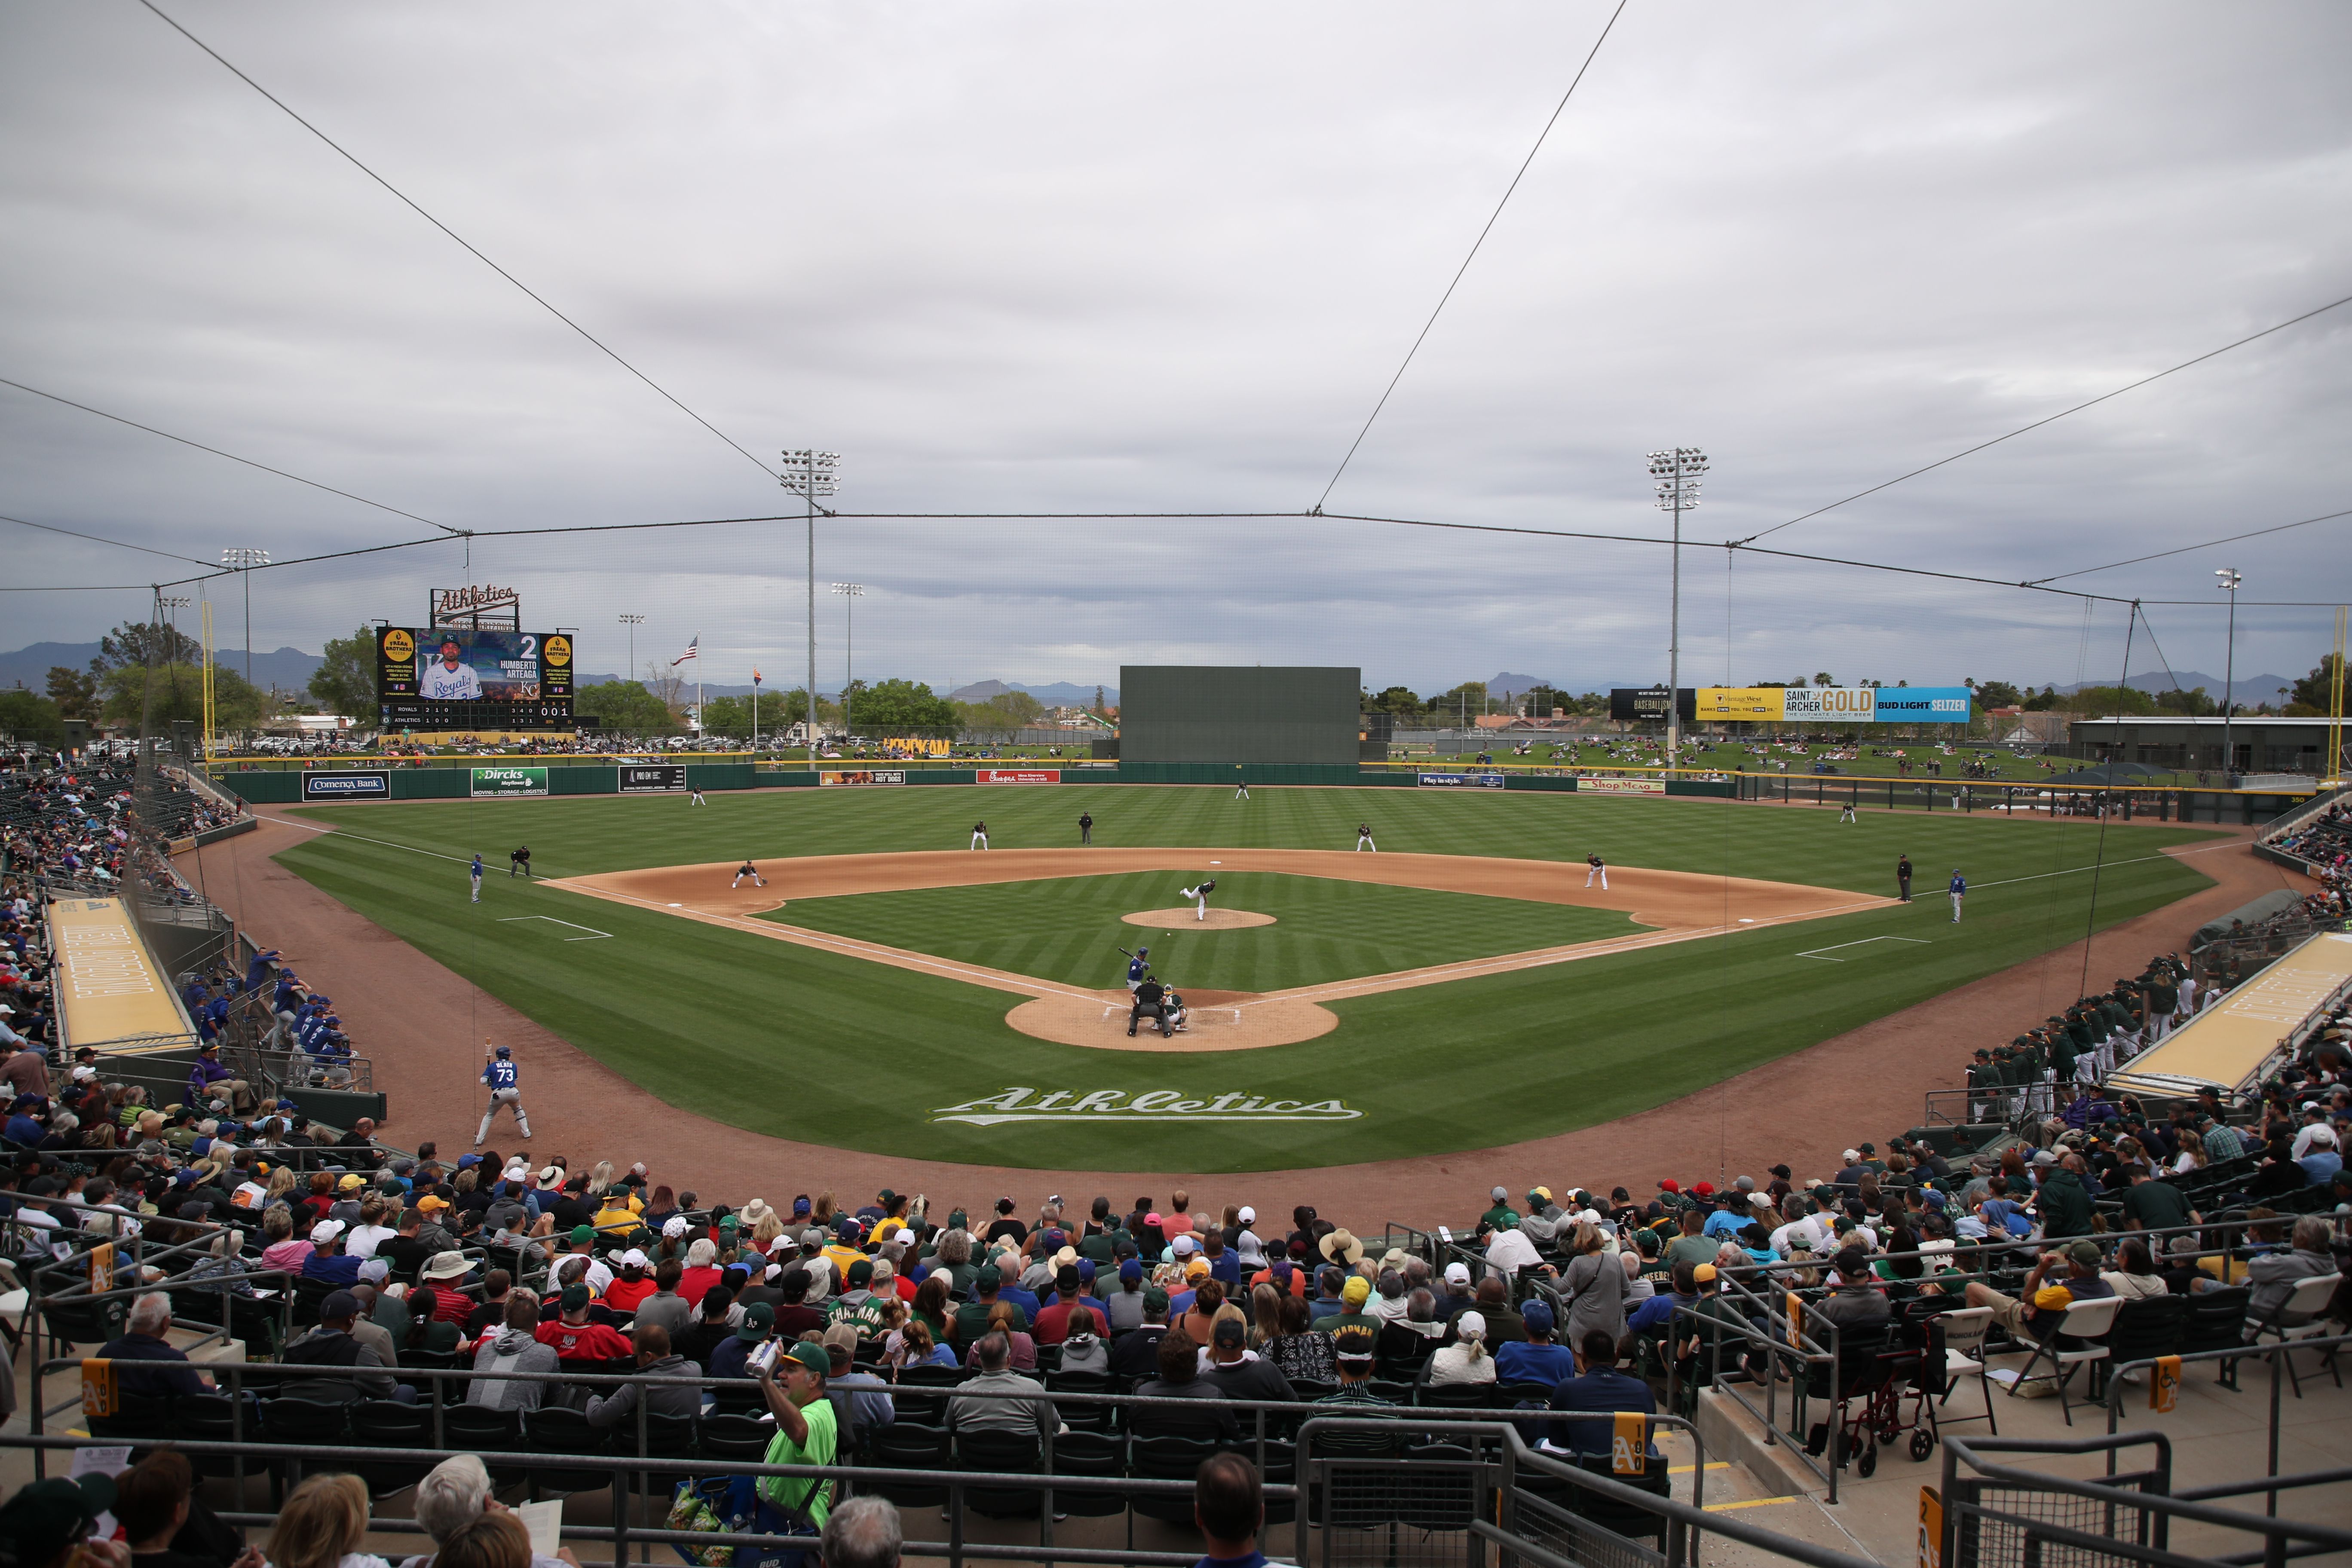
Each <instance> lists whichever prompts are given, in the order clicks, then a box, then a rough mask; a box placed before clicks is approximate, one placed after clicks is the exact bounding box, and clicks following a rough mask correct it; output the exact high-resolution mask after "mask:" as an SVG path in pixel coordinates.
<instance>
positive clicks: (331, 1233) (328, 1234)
mask: <svg viewBox="0 0 2352 1568" xmlns="http://www.w3.org/2000/svg"><path fill="white" fill-rule="evenodd" d="M342 1234H343V1222H342V1221H341V1220H339V1219H322V1220H320V1222H319V1223H318V1224H316V1225H314V1226H311V1227H310V1239H311V1240H312V1241H314V1242H319V1243H325V1242H330V1241H332V1240H334V1239H335V1237H339V1236H341V1235H342Z"/></svg>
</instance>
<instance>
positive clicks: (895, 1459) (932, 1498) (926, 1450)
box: [703, 1421, 949, 1509]
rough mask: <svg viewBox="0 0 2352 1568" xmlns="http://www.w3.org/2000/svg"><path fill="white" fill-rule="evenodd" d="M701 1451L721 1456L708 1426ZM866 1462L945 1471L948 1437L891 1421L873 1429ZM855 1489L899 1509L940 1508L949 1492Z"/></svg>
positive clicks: (880, 1484) (904, 1486)
mask: <svg viewBox="0 0 2352 1568" xmlns="http://www.w3.org/2000/svg"><path fill="white" fill-rule="evenodd" d="M703 1451H704V1452H705V1453H706V1454H709V1456H710V1457H711V1458H720V1457H721V1456H720V1455H719V1454H717V1453H715V1452H713V1451H712V1450H711V1448H710V1446H709V1426H708V1424H707V1423H706V1425H705V1426H704V1435H703ZM866 1463H867V1464H868V1465H870V1466H872V1467H873V1468H876V1469H881V1470H931V1471H941V1470H945V1469H946V1468H948V1464H949V1457H948V1435H947V1433H946V1432H944V1431H942V1430H940V1428H938V1427H935V1426H908V1425H907V1424H906V1423H905V1422H903V1421H899V1422H894V1423H892V1424H891V1425H890V1426H883V1427H878V1428H877V1429H876V1431H875V1433H874V1440H873V1441H872V1442H871V1443H869V1444H867V1445H866ZM857 1489H858V1490H859V1491H861V1492H866V1493H869V1494H871V1495H873V1496H875V1497H881V1498H887V1499H889V1500H891V1501H892V1502H894V1503H896V1504H898V1506H899V1507H900V1508H902V1509H918V1508H939V1507H940V1506H941V1505H943V1504H944V1503H946V1501H947V1500H948V1489H947V1487H946V1485H945V1484H944V1483H941V1484H939V1485H932V1484H929V1483H925V1482H917V1481H866V1480H861V1481H859V1482H858V1483H857Z"/></svg>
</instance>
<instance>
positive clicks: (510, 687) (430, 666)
mask: <svg viewBox="0 0 2352 1568" xmlns="http://www.w3.org/2000/svg"><path fill="white" fill-rule="evenodd" d="M377 647H378V649H379V653H380V665H381V689H382V691H383V695H384V696H386V697H411V698H415V699H417V700H423V701H426V702H536V701H538V700H540V699H541V697H542V696H557V695H561V696H567V697H568V696H569V695H570V694H571V687H572V647H571V643H570V641H569V639H567V638H565V637H562V636H552V637H550V636H543V635H541V634H540V633H538V632H510V631H486V630H476V629H472V628H468V627H461V626H442V627H436V628H434V629H430V630H415V629H412V628H409V627H404V626H390V627H386V628H385V629H384V630H383V632H381V633H380V634H379V635H378V637H377Z"/></svg>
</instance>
